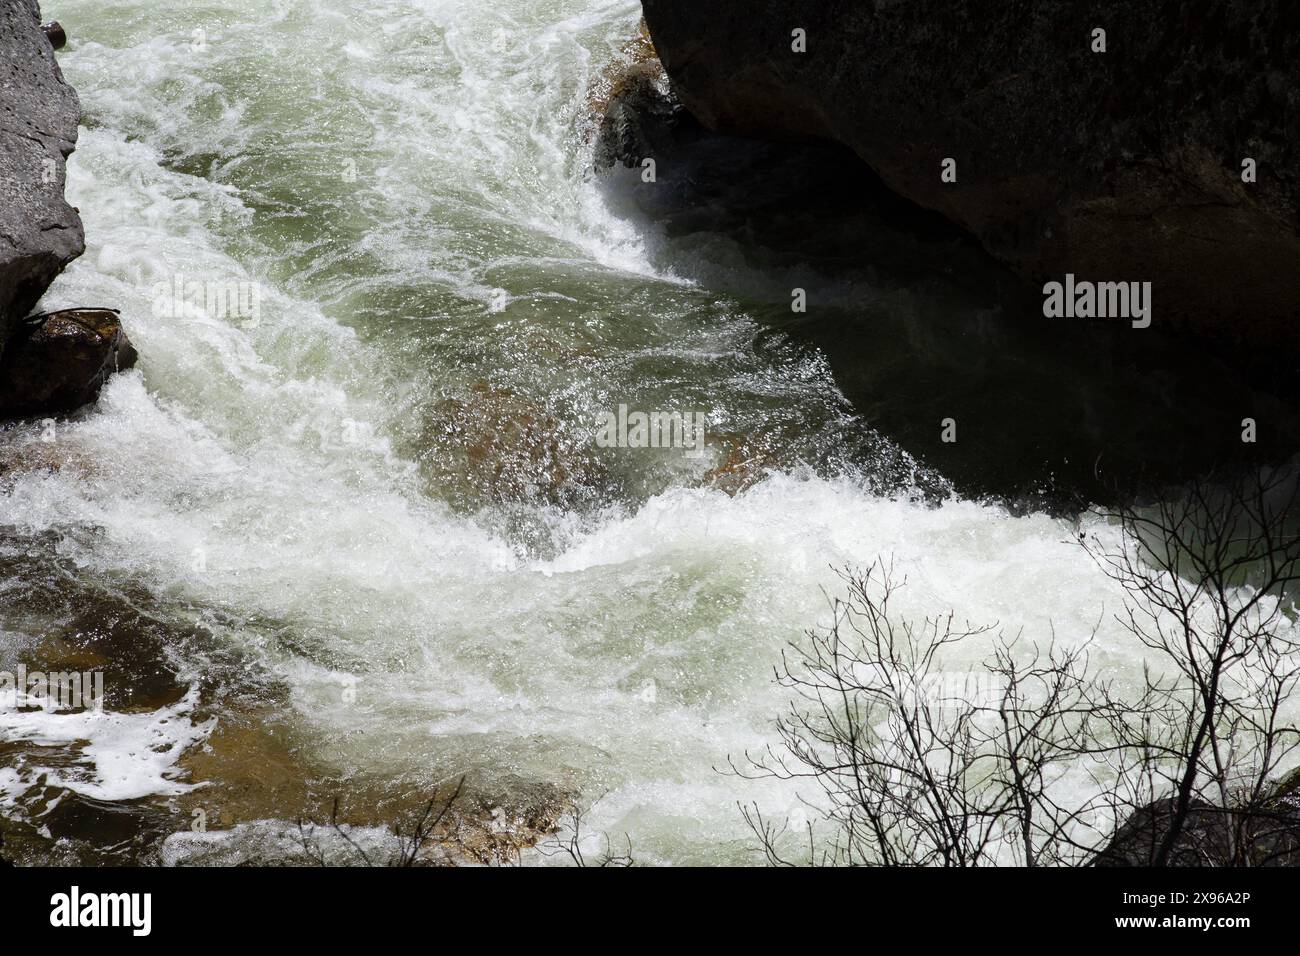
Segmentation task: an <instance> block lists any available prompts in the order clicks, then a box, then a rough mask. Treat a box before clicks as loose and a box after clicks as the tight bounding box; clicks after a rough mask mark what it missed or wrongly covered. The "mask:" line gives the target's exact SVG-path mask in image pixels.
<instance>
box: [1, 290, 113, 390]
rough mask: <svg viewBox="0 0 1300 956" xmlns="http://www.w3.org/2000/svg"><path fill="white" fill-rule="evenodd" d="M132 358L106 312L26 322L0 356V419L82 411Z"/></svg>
mask: <svg viewBox="0 0 1300 956" xmlns="http://www.w3.org/2000/svg"><path fill="white" fill-rule="evenodd" d="M136 358H137V356H136V351H135V348H134V347H132V345H131V343H130V341H129V340H128V339H127V337H126V334H125V333H124V332H123V331H122V324H121V322H120V321H119V320H118V316H117V313H116V312H114V311H111V310H108V309H69V310H66V311H63V312H52V313H50V314H48V315H43V316H37V317H36V319H35V320H28V321H24V322H22V323H20V326H19V330H18V331H17V332H16V333H15V334H14V336H13V337H12V338H11V339H10V340H9V342H8V344H7V345H6V346H5V350H4V354H3V356H0V416H16V415H23V414H29V413H35V412H64V411H71V410H73V409H75V408H80V407H81V406H82V405H86V404H89V403H90V402H93V401H94V400H95V399H96V398H97V397H98V395H99V390H100V388H101V387H102V386H103V384H104V382H105V380H106V379H107V378H108V376H110V375H112V374H113V373H114V372H118V371H121V370H123V369H127V368H130V367H131V366H133V365H134V364H135V361H136Z"/></svg>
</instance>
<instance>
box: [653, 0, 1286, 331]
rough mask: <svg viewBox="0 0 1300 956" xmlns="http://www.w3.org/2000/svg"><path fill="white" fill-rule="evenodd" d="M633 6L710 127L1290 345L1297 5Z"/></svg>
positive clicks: (1184, 325)
mask: <svg viewBox="0 0 1300 956" xmlns="http://www.w3.org/2000/svg"><path fill="white" fill-rule="evenodd" d="M643 6H644V10H645V15H646V20H647V22H648V24H649V28H650V32H651V34H652V36H653V41H654V45H655V48H656V50H657V51H658V54H659V56H660V58H661V60H662V62H663V65H664V67H665V68H666V70H667V72H668V75H669V76H670V78H671V80H672V84H673V88H674V91H675V93H676V95H677V96H678V97H680V99H681V101H682V103H683V104H684V105H685V106H686V108H687V109H688V110H689V111H690V112H691V113H693V114H694V116H695V117H696V118H697V119H698V120H699V121H701V122H702V123H703V124H704V125H705V126H706V127H708V128H709V129H711V130H713V131H716V132H722V133H729V134H737V135H746V136H755V137H765V138H782V139H802V138H821V139H830V140H836V141H839V142H841V143H844V144H847V145H848V146H850V147H851V148H852V149H853V150H854V151H855V152H856V153H857V154H858V155H859V156H860V157H861V158H862V159H863V160H865V161H866V162H867V163H868V164H869V165H870V166H871V167H872V168H873V169H874V170H875V172H876V173H878V174H879V176H880V177H881V179H882V180H883V181H884V183H885V184H886V185H887V186H888V187H889V188H891V189H892V190H894V191H895V192H896V193H898V194H900V195H902V196H904V197H906V198H908V199H910V200H912V201H914V202H915V203H917V204H919V205H921V206H923V207H926V208H929V209H933V210H937V211H940V212H942V213H943V214H944V215H946V216H947V217H948V218H950V219H951V220H952V221H954V222H955V223H957V224H959V225H960V226H962V227H963V228H964V229H966V230H967V231H969V232H970V233H971V234H972V235H974V236H975V237H976V238H977V239H978V240H979V241H980V242H981V243H982V244H983V245H984V247H985V248H987V249H988V250H989V251H990V252H992V253H993V254H994V255H995V256H997V257H998V258H999V259H1001V260H1002V261H1003V262H1005V263H1006V264H1008V265H1009V266H1011V267H1012V268H1013V269H1014V270H1016V271H1017V272H1018V273H1020V274H1021V275H1023V276H1026V277H1028V278H1030V279H1032V280H1036V281H1040V282H1041V281H1047V280H1051V279H1057V280H1059V279H1061V278H1062V277H1063V276H1064V274H1065V273H1074V274H1075V275H1077V276H1079V277H1080V278H1083V279H1089V280H1093V281H1149V282H1151V283H1152V284H1153V293H1152V294H1153V304H1154V311H1153V318H1154V321H1155V323H1157V324H1159V325H1161V326H1164V327H1177V328H1180V329H1184V330H1189V331H1193V332H1195V333H1197V334H1198V335H1200V336H1203V337H1209V338H1211V339H1214V340H1218V341H1222V342H1224V343H1225V344H1229V345H1235V346H1240V347H1244V348H1247V349H1251V350H1255V351H1260V350H1263V349H1265V348H1271V347H1274V346H1283V347H1284V348H1286V349H1287V350H1289V353H1290V354H1291V355H1293V356H1294V355H1300V347H1298V346H1300V236H1298V234H1297V226H1298V225H1300V219H1298V218H1297V208H1298V206H1300V202H1298V192H1297V179H1296V176H1297V170H1298V169H1300V7H1297V6H1296V5H1295V4H1293V3H1289V2H1287V0H1189V2H1172V0H1166V2H1154V3H1141V4H1135V3H1131V2H1127V0H1103V2H1100V3H1095V4H1077V3H1072V2H1069V0H1022V2H1014V3H1002V4H976V3H970V2H960V0H895V2H890V3H885V2H876V3H826V2H823V0H793V2H792V0H711V2H709V3H684V2H680V0H644V3H643ZM1099 29H1100V30H1104V31H1105V37H1104V46H1105V52H1100V47H1101V45H1102V44H1101V43H1100V42H1099V37H1100V35H1099V34H1096V33H1095V32H1094V31H1096V30H1099ZM796 31H803V33H802V34H797V33H796ZM801 36H802V38H803V42H802V43H800V37H801ZM801 49H802V52H801ZM945 159H953V160H955V161H956V181H955V182H945V181H944V180H943V178H942V177H941V173H942V170H943V165H942V164H943V162H944V160H945ZM1248 160H1250V161H1251V162H1250V163H1248V162H1247V161H1248ZM1247 166H1249V167H1251V168H1253V170H1254V177H1253V178H1254V181H1253V182H1249V181H1244V178H1245V179H1249V178H1251V177H1249V176H1246V177H1243V174H1244V173H1245V172H1246V171H1247V170H1246V167H1247Z"/></svg>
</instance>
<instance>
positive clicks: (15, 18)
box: [0, 0, 85, 348]
mask: <svg viewBox="0 0 1300 956" xmlns="http://www.w3.org/2000/svg"><path fill="white" fill-rule="evenodd" d="M0 74H3V82H0V348H3V343H5V342H7V341H8V340H9V338H10V336H11V335H12V334H13V333H14V332H15V330H16V329H17V326H18V323H19V320H21V319H22V318H23V316H25V315H26V314H27V313H28V312H30V311H31V309H32V307H33V306H34V305H35V304H36V302H37V301H38V300H39V299H40V297H41V296H42V295H43V294H44V292H45V290H46V289H47V288H48V287H49V285H50V283H51V282H52V281H54V278H55V276H57V275H58V274H59V273H60V272H62V271H63V268H64V267H65V266H66V265H67V264H68V263H69V262H71V261H72V260H73V259H75V258H77V256H79V255H81V253H82V251H83V250H84V248H85V241H84V235H83V232H82V227H81V219H80V217H79V216H78V215H77V211H76V210H75V209H73V208H72V207H70V206H69V205H68V204H67V203H66V202H65V201H64V199H63V187H64V175H65V170H64V161H65V160H66V158H67V156H68V155H69V154H70V153H71V152H72V150H73V148H74V146H75V145H76V141H77V123H78V121H79V119H80V116H81V107H80V104H79V102H78V100H77V94H76V93H75V92H74V91H73V89H72V87H70V86H69V85H68V84H67V83H65V82H64V80H63V74H62V73H61V72H60V70H59V66H58V63H57V62H56V61H55V59H54V50H53V47H52V46H51V44H50V40H49V39H48V38H47V37H46V35H45V33H44V32H43V31H42V29H41V22H40V9H39V7H38V6H37V3H36V0H5V2H4V3H3V4H0Z"/></svg>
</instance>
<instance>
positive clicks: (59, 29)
mask: <svg viewBox="0 0 1300 956" xmlns="http://www.w3.org/2000/svg"><path fill="white" fill-rule="evenodd" d="M41 29H42V30H44V31H45V36H46V39H48V40H49V41H50V46H52V47H54V49H56V50H62V49H63V48H64V47H65V46H67V45H68V34H67V31H66V30H64V29H63V24H61V23H60V22H59V21H58V20H51V21H50V22H49V23H44V24H42V25H41Z"/></svg>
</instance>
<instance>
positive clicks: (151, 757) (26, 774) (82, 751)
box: [0, 687, 216, 807]
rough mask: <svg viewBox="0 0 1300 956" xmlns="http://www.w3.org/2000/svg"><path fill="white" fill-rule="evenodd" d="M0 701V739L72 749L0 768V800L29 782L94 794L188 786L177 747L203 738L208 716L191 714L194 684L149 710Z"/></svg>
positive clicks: (139, 793)
mask: <svg viewBox="0 0 1300 956" xmlns="http://www.w3.org/2000/svg"><path fill="white" fill-rule="evenodd" d="M10 703H11V704H12V706H3V707H0V741H6V742H9V743H23V744H30V745H32V746H35V747H50V748H58V749H59V751H60V752H62V753H68V752H71V753H73V754H75V762H73V763H72V765H71V766H67V765H65V764H64V762H63V761H60V763H59V765H58V767H57V769H55V768H53V767H50V766H44V765H42V764H41V763H40V762H39V760H38V759H31V760H28V759H20V760H19V761H17V762H16V763H15V764H14V765H12V766H9V767H3V768H0V807H2V806H13V805H14V803H16V802H17V801H19V800H20V799H21V798H22V797H23V796H24V795H25V794H27V793H29V792H31V791H33V790H34V789H36V788H48V789H49V790H51V791H54V792H57V791H59V790H67V791H70V792H72V793H77V794H80V795H82V796H84V797H89V798H91V799H94V800H109V801H112V800H138V799H140V798H142V797H148V796H174V795H176V794H180V793H185V792H187V791H188V790H190V789H192V787H191V785H190V784H187V783H186V782H184V781H183V780H181V779H180V778H179V772H178V770H177V767H176V762H177V760H178V759H179V758H180V757H181V755H182V754H183V753H184V752H185V751H186V750H188V749H189V748H190V747H192V746H194V745H195V744H198V743H200V742H201V741H203V740H206V739H207V737H208V735H209V734H210V733H211V732H212V728H213V727H214V726H215V724H216V719H215V718H212V719H209V720H206V721H201V722H198V723H196V722H194V721H193V719H192V714H193V710H194V707H195V705H196V704H197V703H198V688H197V687H195V688H191V689H190V690H189V691H188V692H187V693H186V695H185V697H184V698H182V699H181V700H179V701H177V702H176V703H175V704H173V705H171V706H170V707H163V708H160V709H158V710H156V711H152V712H149V713H139V714H131V713H117V712H114V711H110V710H102V709H86V710H76V711H66V712H63V711H58V710H51V709H49V708H46V707H36V706H33V705H32V702H31V701H29V700H26V699H24V698H23V697H22V696H21V695H20V696H19V698H18V699H17V700H14V701H11V702H10Z"/></svg>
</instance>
